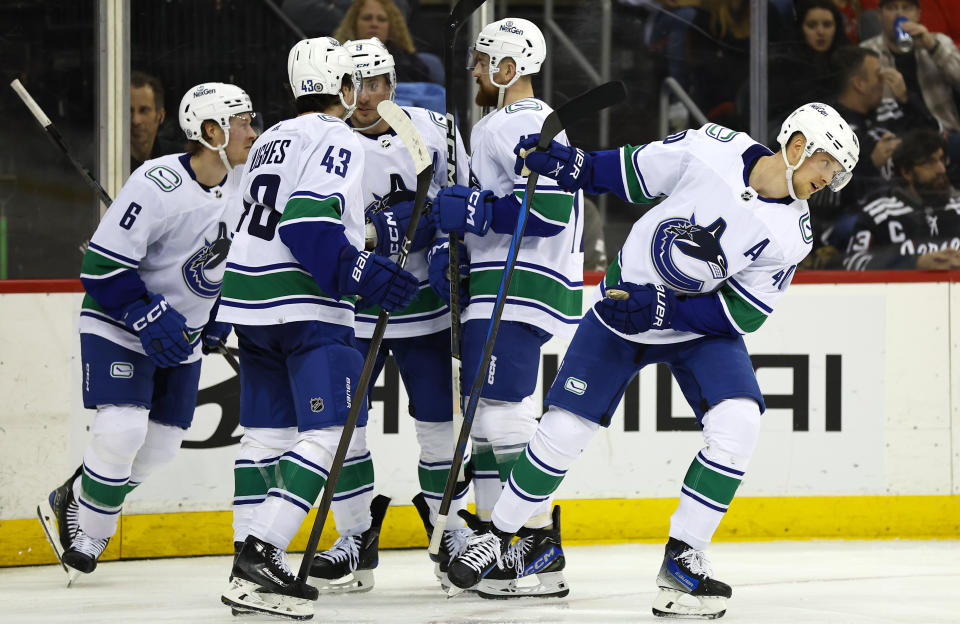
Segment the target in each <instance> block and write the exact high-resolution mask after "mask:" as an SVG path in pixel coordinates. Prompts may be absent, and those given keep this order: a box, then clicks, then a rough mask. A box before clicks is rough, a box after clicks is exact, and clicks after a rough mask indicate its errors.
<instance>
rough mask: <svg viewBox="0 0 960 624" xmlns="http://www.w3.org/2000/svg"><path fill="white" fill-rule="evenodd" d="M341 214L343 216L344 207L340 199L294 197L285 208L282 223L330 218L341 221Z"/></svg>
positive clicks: (281, 218)
mask: <svg viewBox="0 0 960 624" xmlns="http://www.w3.org/2000/svg"><path fill="white" fill-rule="evenodd" d="M341 214H343V206H342V205H341V204H340V198H339V197H328V198H326V199H312V198H310V197H294V198H293V199H291V200H290V201H288V202H287V204H286V206H284V208H283V216H281V217H280V223H283V222H284V221H290V220H291V219H310V218H316V217H330V218H332V219H336V220H337V221H339V220H340V215H341Z"/></svg>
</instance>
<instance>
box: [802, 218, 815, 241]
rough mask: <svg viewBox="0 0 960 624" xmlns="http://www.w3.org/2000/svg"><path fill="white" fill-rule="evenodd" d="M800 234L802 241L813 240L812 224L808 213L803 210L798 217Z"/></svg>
mask: <svg viewBox="0 0 960 624" xmlns="http://www.w3.org/2000/svg"><path fill="white" fill-rule="evenodd" d="M800 235H801V236H803V242H805V243H812V242H813V226H812V225H810V213H809V212H805V213H803V216H802V217H800Z"/></svg>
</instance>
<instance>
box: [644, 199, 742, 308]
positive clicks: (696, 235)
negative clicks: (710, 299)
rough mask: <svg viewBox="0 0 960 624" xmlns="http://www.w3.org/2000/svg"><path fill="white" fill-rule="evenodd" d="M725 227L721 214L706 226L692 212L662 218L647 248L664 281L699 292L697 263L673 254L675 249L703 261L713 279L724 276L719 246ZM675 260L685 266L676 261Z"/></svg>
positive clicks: (725, 262)
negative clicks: (699, 223)
mask: <svg viewBox="0 0 960 624" xmlns="http://www.w3.org/2000/svg"><path fill="white" fill-rule="evenodd" d="M726 229H727V224H726V222H725V221H724V220H723V219H721V218H718V219H717V220H716V221H714V222H713V223H711V224H710V225H708V226H706V227H703V226H700V225H697V223H696V215H691V216H690V218H689V219H684V218H683V217H673V218H670V219H665V220H664V221H661V222H660V224H659V225H658V226H657V229H656V231H655V232H654V233H653V244H652V248H651V250H650V251H651V255H652V256H653V266H654V268H655V269H656V270H657V274H659V275H660V277H661V278H663V281H664V283H666V284H669V285H670V286H673V287H674V288H675V289H677V290H681V291H686V292H700V290H701V289H703V280H700V279H697V277H696V275H697V274H698V273H699V271H698V270H697V269H699V268H700V267H699V266H698V263H696V262H695V263H690V262H684V261H683V260H684V258H682V257H680V256H676V255H675V251H674V250H676V251H677V252H680V253H681V254H682V255H683V256H687V257H689V258H691V259H693V260H696V261H699V262H703V263H704V264H706V268H709V270H710V276H711V277H712V278H713V279H723V278H725V277H726V276H727V256H726V254H725V253H723V248H722V247H721V246H720V237H721V236H722V235H723V232H724V230H726ZM678 260H679V261H681V263H682V264H683V265H684V267H681V266H679V265H678ZM684 268H686V269H687V270H684ZM690 269H693V272H694V275H691V274H690V272H689V270H690Z"/></svg>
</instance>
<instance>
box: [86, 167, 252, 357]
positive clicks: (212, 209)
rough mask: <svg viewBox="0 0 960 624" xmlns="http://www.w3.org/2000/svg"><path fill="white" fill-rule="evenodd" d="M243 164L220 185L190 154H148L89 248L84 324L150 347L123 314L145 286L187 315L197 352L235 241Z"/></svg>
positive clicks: (119, 340) (135, 347)
mask: <svg viewBox="0 0 960 624" xmlns="http://www.w3.org/2000/svg"><path fill="white" fill-rule="evenodd" d="M239 179H240V167H237V168H236V169H234V170H233V171H231V172H230V173H229V174H228V175H227V176H226V177H225V178H224V181H223V182H222V183H221V184H220V185H219V186H216V187H212V188H205V187H203V186H201V185H200V184H199V183H197V181H196V180H195V178H194V173H193V170H192V169H191V167H190V155H189V154H173V155H169V156H162V157H160V158H156V159H153V160H148V161H147V162H145V163H144V164H143V165H141V166H140V167H138V168H137V169H136V171H134V172H133V173H132V174H131V175H130V178H129V179H128V180H127V182H126V184H124V185H123V188H122V189H121V190H120V193H119V194H118V195H117V198H116V200H115V201H114V202H113V204H111V206H110V208H109V209H108V210H107V212H106V214H104V216H103V219H102V220H101V222H100V225H99V226H98V227H97V231H96V233H94V235H93V238H92V239H91V240H90V246H89V248H88V249H87V251H86V253H85V254H84V256H83V265H82V267H81V269H80V273H81V274H80V278H81V280H82V281H83V285H84V289H85V290H86V291H87V295H86V296H85V297H84V299H83V306H82V309H81V311H80V332H81V333H89V334H96V335H98V336H101V337H103V338H106V339H107V340H110V341H112V342H114V343H116V344H119V345H121V346H123V347H125V348H127V349H130V350H132V351H136V352H137V353H143V347H142V345H141V344H140V339H139V338H138V337H137V335H136V334H135V333H133V332H132V331H130V330H128V329H127V328H126V326H125V325H124V324H123V322H122V321H121V320H120V315H121V313H122V311H123V309H124V308H125V307H126V306H128V305H129V304H131V303H133V301H134V300H136V299H137V298H139V297H140V296H141V295H143V294H144V292H145V291H149V292H151V293H159V294H162V295H163V296H164V297H165V298H166V300H167V302H168V303H169V304H170V305H171V306H172V307H173V308H175V309H176V310H177V311H178V312H179V313H180V314H182V315H183V316H184V317H185V318H186V319H187V321H186V322H187V328H188V331H189V338H190V344H191V345H192V346H193V347H194V353H193V355H191V357H190V359H189V360H187V361H190V362H192V361H195V360H196V359H197V358H199V357H200V354H199V351H198V350H197V349H196V347H197V345H198V344H199V342H200V331H201V330H202V329H203V327H204V325H206V324H207V321H208V320H209V318H210V310H211V309H212V308H213V305H214V303H215V302H216V300H217V296H218V295H219V294H220V285H221V281H222V280H223V274H224V269H225V267H226V259H227V252H228V250H229V247H230V236H229V232H230V231H231V230H232V227H233V223H235V220H236V217H237V215H239V211H238V210H237V208H236V207H237V195H238V190H239V189H238V182H239Z"/></svg>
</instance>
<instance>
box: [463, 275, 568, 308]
mask: <svg viewBox="0 0 960 624" xmlns="http://www.w3.org/2000/svg"><path fill="white" fill-rule="evenodd" d="M502 275H503V269H484V270H480V271H471V273H470V296H471V297H477V296H481V295H496V294H497V291H498V290H499V289H500V279H501V277H502ZM507 295H508V296H512V297H523V298H525V299H535V300H536V301H539V302H540V303H543V304H544V305H546V306H548V307H550V308H552V309H554V310H556V311H557V312H559V313H560V314H561V315H563V316H568V317H575V318H578V317H579V316H580V315H581V314H582V313H583V292H582V290H581V289H580V287H578V286H567V285H566V284H564V283H563V282H561V281H560V280H558V279H556V278H554V277H551V276H549V275H544V274H542V273H536V272H534V271H530V270H527V269H521V268H517V269H515V270H514V272H513V277H512V278H511V280H510V290H509V291H508V292H507Z"/></svg>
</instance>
